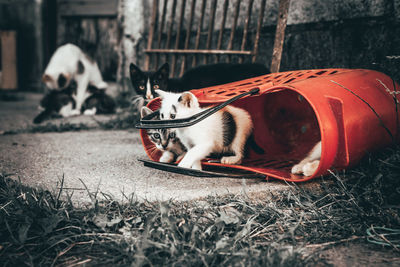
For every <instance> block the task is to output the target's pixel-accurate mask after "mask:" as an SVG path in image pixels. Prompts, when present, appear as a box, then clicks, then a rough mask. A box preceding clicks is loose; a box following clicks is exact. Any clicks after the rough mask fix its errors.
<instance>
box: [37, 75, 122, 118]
mask: <svg viewBox="0 0 400 267" xmlns="http://www.w3.org/2000/svg"><path fill="white" fill-rule="evenodd" d="M76 88H77V84H76V82H75V81H74V80H72V81H71V82H70V84H69V86H68V87H67V88H65V89H62V90H50V91H49V92H47V94H46V95H45V96H44V97H43V98H42V100H41V101H40V109H41V110H42V111H41V112H40V114H39V115H37V116H36V117H35V118H34V120H33V122H34V123H41V122H43V121H44V120H47V119H50V118H53V117H60V116H61V117H70V116H72V115H73V112H72V111H73V110H75V107H76V102H75V100H74V98H73V97H72V95H73V93H74V92H75V91H76ZM87 90H88V92H89V93H90V96H89V97H88V98H86V100H85V102H83V104H82V107H81V110H80V111H81V113H83V114H85V115H95V114H112V113H115V109H116V104H115V101H114V99H113V98H112V97H110V96H109V95H107V94H106V92H105V90H104V89H98V88H96V87H94V86H89V88H88V89H87ZM76 115H77V114H76Z"/></svg>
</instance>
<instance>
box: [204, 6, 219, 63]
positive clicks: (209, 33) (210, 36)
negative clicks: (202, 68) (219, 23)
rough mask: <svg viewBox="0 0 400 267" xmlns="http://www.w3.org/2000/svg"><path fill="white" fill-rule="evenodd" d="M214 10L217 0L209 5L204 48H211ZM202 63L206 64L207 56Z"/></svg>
mask: <svg viewBox="0 0 400 267" xmlns="http://www.w3.org/2000/svg"><path fill="white" fill-rule="evenodd" d="M216 10H217V0H214V1H213V3H212V5H211V17H210V24H209V25H208V35H207V43H206V49H210V48H211V42H212V37H213V31H214V24H215V11H216ZM204 64H207V56H205V57H204Z"/></svg>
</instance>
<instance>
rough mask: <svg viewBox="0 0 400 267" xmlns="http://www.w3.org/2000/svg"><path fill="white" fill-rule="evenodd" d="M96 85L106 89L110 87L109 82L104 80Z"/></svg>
mask: <svg viewBox="0 0 400 267" xmlns="http://www.w3.org/2000/svg"><path fill="white" fill-rule="evenodd" d="M96 87H97V88H99V89H106V88H107V87H108V84H107V83H106V82H104V81H102V82H99V83H98V84H96Z"/></svg>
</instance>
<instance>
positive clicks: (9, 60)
mask: <svg viewBox="0 0 400 267" xmlns="http://www.w3.org/2000/svg"><path fill="white" fill-rule="evenodd" d="M0 41H1V46H0V47H1V57H0V59H1V61H2V62H1V63H2V64H1V66H2V72H1V77H0V78H1V79H0V88H1V89H17V88H18V73H17V32H15V31H1V32H0Z"/></svg>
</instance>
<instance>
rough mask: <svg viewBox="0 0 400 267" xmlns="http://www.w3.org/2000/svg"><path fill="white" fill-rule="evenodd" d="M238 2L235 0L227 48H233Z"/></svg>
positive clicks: (238, 0)
mask: <svg viewBox="0 0 400 267" xmlns="http://www.w3.org/2000/svg"><path fill="white" fill-rule="evenodd" d="M240 2H241V0H237V1H236V5H235V13H234V18H233V23H232V28H231V35H230V36H229V43H228V47H227V50H232V48H233V39H235V33H236V27H237V22H238V18H239V12H240ZM230 61H231V58H230V57H228V62H230Z"/></svg>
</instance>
